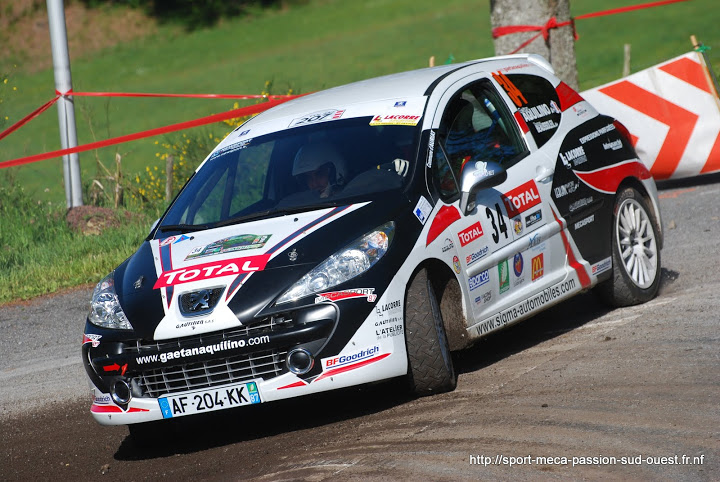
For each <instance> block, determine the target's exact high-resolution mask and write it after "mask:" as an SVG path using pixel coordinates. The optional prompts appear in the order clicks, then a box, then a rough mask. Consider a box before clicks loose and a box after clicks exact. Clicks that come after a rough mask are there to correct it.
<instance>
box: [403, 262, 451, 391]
mask: <svg viewBox="0 0 720 482" xmlns="http://www.w3.org/2000/svg"><path fill="white" fill-rule="evenodd" d="M405 341H406V344H407V352H408V365H409V367H408V379H409V381H410V386H411V388H412V390H413V391H414V392H415V394H417V395H420V396H423V395H431V394H433V393H442V392H449V391H451V390H454V389H455V386H456V385H457V376H456V374H455V368H454V366H453V362H452V357H451V356H450V346H449V344H448V339H447V336H446V334H445V327H444V326H443V319H442V314H441V312H440V306H439V305H438V301H437V297H436V296H435V290H434V289H433V286H432V283H431V282H430V280H429V279H428V277H427V271H426V270H425V269H422V270H420V271H418V272H417V274H415V276H414V277H413V279H412V281H411V282H410V285H409V286H408V290H407V295H406V297H405Z"/></svg>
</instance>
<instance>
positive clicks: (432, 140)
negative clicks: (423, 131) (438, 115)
mask: <svg viewBox="0 0 720 482" xmlns="http://www.w3.org/2000/svg"><path fill="white" fill-rule="evenodd" d="M434 156H435V131H430V139H429V140H428V153H427V159H426V160H425V165H426V166H427V167H429V168H430V167H432V163H433V158H434Z"/></svg>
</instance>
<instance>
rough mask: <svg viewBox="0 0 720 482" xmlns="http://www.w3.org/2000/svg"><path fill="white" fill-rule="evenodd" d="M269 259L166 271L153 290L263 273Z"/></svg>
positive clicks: (219, 262) (245, 259) (252, 259)
mask: <svg viewBox="0 0 720 482" xmlns="http://www.w3.org/2000/svg"><path fill="white" fill-rule="evenodd" d="M269 259H270V255H269V254H262V255H259V256H247V257H245V258H232V259H226V260H224V261H216V262H211V263H204V264H196V265H194V266H189V267H187V268H179V269H173V270H170V271H165V272H163V273H160V275H159V276H158V280H157V281H156V282H155V285H154V286H153V289H159V288H166V287H168V286H173V285H178V284H182V283H190V282H191V281H202V280H206V279H212V278H219V277H221V276H232V275H238V274H240V273H252V272H254V271H262V270H263V269H265V265H266V264H267V262H268V260H269Z"/></svg>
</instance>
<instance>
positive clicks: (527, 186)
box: [502, 179, 540, 218]
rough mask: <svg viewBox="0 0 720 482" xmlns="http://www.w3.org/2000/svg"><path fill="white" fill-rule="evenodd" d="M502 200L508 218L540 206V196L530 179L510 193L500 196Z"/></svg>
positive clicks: (535, 185)
mask: <svg viewBox="0 0 720 482" xmlns="http://www.w3.org/2000/svg"><path fill="white" fill-rule="evenodd" d="M502 200H503V203H504V204H505V209H506V210H507V213H508V217H510V218H514V217H516V216H517V215H518V214H520V213H522V212H525V211H527V210H528V209H530V208H531V207H533V206H537V205H538V204H540V194H539V192H538V188H537V184H535V180H533V179H531V180H529V181H528V182H526V183H524V184H521V185H520V186H518V187H516V188H515V189H513V190H512V191H509V192H506V193H505V194H503V195H502Z"/></svg>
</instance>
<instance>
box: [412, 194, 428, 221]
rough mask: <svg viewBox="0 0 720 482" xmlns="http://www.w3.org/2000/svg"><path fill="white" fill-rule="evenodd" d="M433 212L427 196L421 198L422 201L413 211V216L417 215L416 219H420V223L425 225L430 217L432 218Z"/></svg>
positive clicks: (419, 201)
mask: <svg viewBox="0 0 720 482" xmlns="http://www.w3.org/2000/svg"><path fill="white" fill-rule="evenodd" d="M431 212H432V205H431V204H430V202H429V201H428V200H427V199H425V196H420V199H419V200H418V203H417V205H416V206H415V209H413V214H415V217H416V218H418V220H419V221H420V223H422V224H423V225H425V223H426V222H427V219H428V216H430V213H431Z"/></svg>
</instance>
